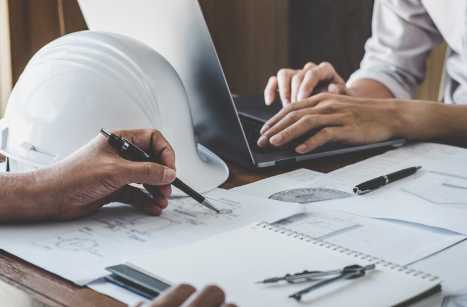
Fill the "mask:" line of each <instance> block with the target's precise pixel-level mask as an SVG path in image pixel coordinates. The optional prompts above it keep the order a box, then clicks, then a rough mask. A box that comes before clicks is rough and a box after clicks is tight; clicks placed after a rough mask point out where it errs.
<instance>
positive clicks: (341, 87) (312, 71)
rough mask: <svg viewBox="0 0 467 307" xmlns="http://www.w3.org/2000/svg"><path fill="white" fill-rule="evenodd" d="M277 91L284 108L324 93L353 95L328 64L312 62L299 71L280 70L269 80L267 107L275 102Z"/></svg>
mask: <svg viewBox="0 0 467 307" xmlns="http://www.w3.org/2000/svg"><path fill="white" fill-rule="evenodd" d="M277 90H278V91H279V95H280V97H281V100H282V105H283V106H284V107H285V106H287V105H288V104H290V103H294V102H297V101H300V100H303V99H305V98H308V97H310V96H311V95H315V94H319V93H323V92H329V93H332V94H341V95H351V94H352V91H351V90H350V89H348V88H347V87H346V85H345V82H344V80H343V79H342V78H341V77H340V76H339V75H338V74H337V73H336V71H335V69H334V67H333V66H332V65H331V64H329V63H327V62H323V63H321V64H319V65H316V64H314V63H311V62H310V63H308V64H306V65H305V67H303V69H298V70H293V69H281V70H279V72H278V73H277V77H276V76H273V77H271V78H269V82H268V84H267V86H266V89H265V90H264V100H265V102H266V104H267V105H271V104H272V103H273V102H274V99H275V97H276V91H277Z"/></svg>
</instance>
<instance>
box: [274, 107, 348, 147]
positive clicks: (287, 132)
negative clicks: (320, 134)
mask: <svg viewBox="0 0 467 307" xmlns="http://www.w3.org/2000/svg"><path fill="white" fill-rule="evenodd" d="M341 119H343V116H342V115H341V114H336V115H334V114H333V115H322V114H318V115H316V114H308V115H304V116H302V117H301V118H300V119H299V120H298V121H296V122H295V123H293V124H289V123H288V122H286V119H284V120H283V122H284V123H282V122H280V123H279V124H277V125H276V126H274V128H272V129H271V131H270V132H271V134H272V133H274V132H275V131H277V133H276V134H273V135H272V137H271V138H270V139H269V142H270V143H271V144H272V145H273V146H281V145H283V144H286V143H288V142H290V141H292V140H294V139H296V138H298V137H300V136H302V135H304V134H305V133H307V132H310V131H313V130H316V129H319V128H323V127H325V126H339V125H341V124H342V120H341Z"/></svg>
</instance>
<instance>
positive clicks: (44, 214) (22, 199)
mask: <svg viewBox="0 0 467 307" xmlns="http://www.w3.org/2000/svg"><path fill="white" fill-rule="evenodd" d="M41 171H42V170H41ZM40 180H41V179H40V178H38V177H37V171H33V172H25V173H0V183H1V187H2V189H1V190H0V198H1V199H2V201H1V206H0V212H1V214H0V222H9V221H38V220H51V219H55V218H56V216H57V210H56V209H55V208H57V207H58V206H56V205H55V204H56V199H55V202H54V198H55V197H56V194H55V193H54V192H53V187H52V186H50V183H48V182H47V180H45V181H44V182H41V181H40Z"/></svg>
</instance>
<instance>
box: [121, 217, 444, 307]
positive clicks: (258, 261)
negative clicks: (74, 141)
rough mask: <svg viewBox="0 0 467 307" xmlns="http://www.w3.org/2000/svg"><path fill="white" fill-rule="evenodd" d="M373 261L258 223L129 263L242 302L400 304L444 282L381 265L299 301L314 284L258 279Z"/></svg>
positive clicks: (165, 279) (174, 281)
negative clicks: (213, 287)
mask: <svg viewBox="0 0 467 307" xmlns="http://www.w3.org/2000/svg"><path fill="white" fill-rule="evenodd" d="M370 259H372V258H368V257H363V256H362V257H360V256H355V255H349V254H348V253H347V252H342V251H341V250H336V249H334V248H333V247H329V245H321V244H314V243H312V242H309V241H307V240H302V239H301V238H300V237H298V238H297V237H295V236H294V235H289V234H285V233H283V232H281V231H275V230H273V229H270V228H268V227H266V228H263V227H257V226H256V224H255V225H252V226H250V227H245V228H242V229H239V230H235V231H233V232H230V233H227V234H224V235H222V236H217V237H215V238H211V239H209V240H204V241H202V242H199V243H197V244H192V245H188V246H184V247H182V248H180V249H175V250H170V251H165V252H161V253H156V254H152V255H147V256H143V257H138V258H135V259H129V260H127V262H126V265H128V266H130V267H132V268H135V269H137V270H138V271H140V272H143V273H145V274H147V275H150V276H153V277H155V278H158V279H160V280H161V281H163V282H165V283H168V284H178V283H182V282H187V281H188V282H190V283H192V284H193V285H195V286H196V287H198V288H200V287H202V286H204V285H207V284H211V283H216V284H218V285H219V286H220V287H222V288H223V289H225V291H226V297H227V301H232V302H234V303H237V304H238V306H270V307H272V306H278V307H279V306H280V307H284V306H294V307H296V306H326V307H335V306H359V307H363V306H368V307H375V306H395V305H397V303H400V302H403V301H405V300H407V299H409V298H411V297H414V296H415V295H417V294H419V293H423V292H425V291H427V290H428V289H431V288H432V287H434V286H435V285H436V284H438V283H439V282H440V280H439V279H430V278H422V277H421V276H415V275H414V274H413V275H412V274H407V273H406V272H401V271H400V270H398V269H394V267H392V266H391V265H383V264H377V265H376V268H375V270H374V271H372V272H369V273H368V275H365V276H364V277H362V278H358V279H355V280H353V281H351V282H350V281H349V282H348V283H345V282H338V283H332V284H329V285H326V286H325V287H321V288H319V289H316V290H314V291H312V292H311V293H309V294H307V295H305V296H304V297H303V299H302V300H301V301H300V302H297V301H295V300H293V299H291V298H289V295H291V294H292V293H295V292H297V291H299V290H303V289H304V288H306V287H308V286H310V283H308V284H307V283H295V284H294V283H286V282H279V283H277V284H258V283H257V282H258V281H261V280H263V279H265V278H271V277H275V276H283V275H285V274H287V273H289V274H293V273H296V272H303V270H304V269H306V270H310V271H315V270H317V271H321V270H323V271H324V270H331V269H336V268H343V267H345V266H348V265H355V264H357V265H362V266H364V265H368V264H369V263H370V262H376V261H375V260H374V259H373V260H370Z"/></svg>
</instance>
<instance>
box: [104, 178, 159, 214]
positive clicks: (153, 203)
mask: <svg viewBox="0 0 467 307" xmlns="http://www.w3.org/2000/svg"><path fill="white" fill-rule="evenodd" d="M153 195H154V194H153ZM106 201H107V202H108V203H111V202H120V203H124V204H128V205H132V206H133V207H135V208H136V209H139V210H143V211H145V212H146V213H148V214H151V215H161V214H162V209H165V208H167V205H168V200H167V198H166V197H164V196H162V195H160V194H156V196H154V199H152V198H150V197H149V196H147V195H146V194H145V193H144V192H143V191H141V190H140V189H138V188H135V187H132V186H129V185H126V186H124V187H122V188H121V189H119V190H118V191H116V192H114V193H112V194H110V195H109V196H108V197H107V199H106Z"/></svg>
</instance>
